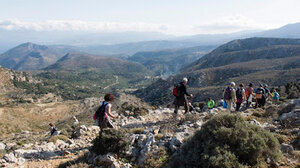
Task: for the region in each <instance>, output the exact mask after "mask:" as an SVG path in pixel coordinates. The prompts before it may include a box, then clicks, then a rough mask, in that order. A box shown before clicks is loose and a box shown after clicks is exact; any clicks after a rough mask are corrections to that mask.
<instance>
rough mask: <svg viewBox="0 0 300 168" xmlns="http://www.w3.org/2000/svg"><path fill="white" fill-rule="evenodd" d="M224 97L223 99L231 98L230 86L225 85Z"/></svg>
mask: <svg viewBox="0 0 300 168" xmlns="http://www.w3.org/2000/svg"><path fill="white" fill-rule="evenodd" d="M224 99H225V100H230V99H231V88H230V87H227V88H226V90H225V93H224Z"/></svg>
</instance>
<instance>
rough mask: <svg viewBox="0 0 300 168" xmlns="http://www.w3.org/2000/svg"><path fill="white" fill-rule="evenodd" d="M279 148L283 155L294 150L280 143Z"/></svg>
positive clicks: (290, 146)
mask: <svg viewBox="0 0 300 168" xmlns="http://www.w3.org/2000/svg"><path fill="white" fill-rule="evenodd" d="M280 148H281V151H282V152H283V153H292V152H293V151H294V148H293V146H292V145H289V144H285V143H282V144H281V145H280Z"/></svg>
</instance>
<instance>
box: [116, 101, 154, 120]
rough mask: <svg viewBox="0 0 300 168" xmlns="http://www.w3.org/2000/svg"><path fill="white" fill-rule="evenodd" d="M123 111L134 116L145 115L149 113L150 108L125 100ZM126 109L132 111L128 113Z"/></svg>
mask: <svg viewBox="0 0 300 168" xmlns="http://www.w3.org/2000/svg"><path fill="white" fill-rule="evenodd" d="M121 109H122V111H121V112H122V113H123V114H124V115H125V116H133V117H138V116H144V115H147V114H148V110H147V109H146V108H145V107H141V106H138V105H135V104H129V103H128V102H125V103H123V104H122V105H121ZM125 111H130V112H131V113H130V114H127V113H126V112H125Z"/></svg>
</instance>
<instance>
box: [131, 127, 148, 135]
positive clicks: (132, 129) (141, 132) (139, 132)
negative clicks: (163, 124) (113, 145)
mask: <svg viewBox="0 0 300 168" xmlns="http://www.w3.org/2000/svg"><path fill="white" fill-rule="evenodd" d="M144 130H145V128H131V129H130V130H129V132H131V133H133V134H143V133H144Z"/></svg>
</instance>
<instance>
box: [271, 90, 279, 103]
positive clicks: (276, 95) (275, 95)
mask: <svg viewBox="0 0 300 168" xmlns="http://www.w3.org/2000/svg"><path fill="white" fill-rule="evenodd" d="M279 97H280V96H279V93H278V92H277V89H274V91H273V93H272V101H273V103H275V104H278V102H279Z"/></svg>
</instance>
